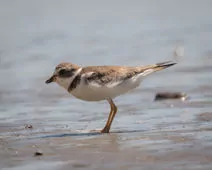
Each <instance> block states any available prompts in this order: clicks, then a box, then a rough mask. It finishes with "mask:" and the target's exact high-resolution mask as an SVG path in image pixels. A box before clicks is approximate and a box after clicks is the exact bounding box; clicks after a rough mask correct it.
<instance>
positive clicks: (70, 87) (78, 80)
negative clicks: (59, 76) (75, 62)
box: [68, 75, 81, 93]
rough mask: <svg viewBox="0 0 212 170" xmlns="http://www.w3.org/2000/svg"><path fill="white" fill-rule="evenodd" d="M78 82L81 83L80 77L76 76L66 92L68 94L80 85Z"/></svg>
mask: <svg viewBox="0 0 212 170" xmlns="http://www.w3.org/2000/svg"><path fill="white" fill-rule="evenodd" d="M80 81H81V76H80V75H77V76H76V77H75V78H74V80H73V81H72V82H71V84H70V85H69V87H68V92H69V93H70V92H71V91H72V90H74V89H75V88H76V87H77V85H79V84H80Z"/></svg>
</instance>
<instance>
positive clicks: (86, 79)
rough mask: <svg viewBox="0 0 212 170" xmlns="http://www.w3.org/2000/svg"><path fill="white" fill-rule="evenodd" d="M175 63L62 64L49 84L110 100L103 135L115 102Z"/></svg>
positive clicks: (85, 97)
mask: <svg viewBox="0 0 212 170" xmlns="http://www.w3.org/2000/svg"><path fill="white" fill-rule="evenodd" d="M174 64H176V63H175V62H171V61H168V62H163V63H157V64H152V65H147V66H135V67H129V66H87V67H80V66H78V65H75V64H72V63H60V64H59V65H57V66H56V68H55V70H54V73H53V75H52V76H51V77H50V78H49V79H48V80H46V83H47V84H48V83H51V82H56V83H57V84H58V85H60V86H61V87H63V88H65V90H67V91H68V92H69V93H70V94H72V95H73V96H75V97H76V98H78V99H81V100H84V101H101V100H107V101H108V103H109V104H110V108H111V109H110V113H109V117H108V120H107V123H106V125H105V127H104V128H103V129H102V130H101V132H102V133H109V131H110V127H111V125H112V122H113V119H114V117H115V115H116V112H117V107H116V105H115V103H114V102H113V99H114V98H115V97H117V96H120V95H122V94H125V93H127V92H128V91H130V90H132V89H134V88H136V87H138V86H139V85H140V83H141V81H142V80H143V78H144V77H145V76H147V75H149V74H151V73H154V72H156V71H159V70H163V69H165V68H167V67H170V66H172V65H174Z"/></svg>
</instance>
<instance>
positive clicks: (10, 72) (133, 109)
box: [0, 0, 212, 169]
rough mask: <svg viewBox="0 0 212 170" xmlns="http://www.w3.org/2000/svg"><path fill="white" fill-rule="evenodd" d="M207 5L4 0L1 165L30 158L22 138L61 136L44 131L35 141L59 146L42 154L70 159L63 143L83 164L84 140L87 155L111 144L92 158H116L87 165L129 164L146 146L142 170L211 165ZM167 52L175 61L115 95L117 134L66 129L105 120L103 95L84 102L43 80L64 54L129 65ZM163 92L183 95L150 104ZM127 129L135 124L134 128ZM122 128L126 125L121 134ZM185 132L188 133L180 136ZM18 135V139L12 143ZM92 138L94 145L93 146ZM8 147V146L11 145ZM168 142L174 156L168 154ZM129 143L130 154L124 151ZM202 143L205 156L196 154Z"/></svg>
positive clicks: (0, 14) (194, 1)
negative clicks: (28, 126)
mask: <svg viewBox="0 0 212 170" xmlns="http://www.w3.org/2000/svg"><path fill="white" fill-rule="evenodd" d="M211 11H212V1H211V0H202V1H200V0H185V1H179V0H178V1H177V0H160V1H158V0H134V1H126V0H122V1H121V0H116V1H112V0H108V1H98V0H91V1H82V0H78V1H74V0H70V1H68V0H61V1H56V0H42V1H41V0H37V1H29V0H13V1H7V0H1V1H0V22H1V26H0V76H1V80H0V134H1V138H0V141H2V143H4V145H3V144H1V145H0V146H1V148H2V149H1V150H2V151H0V155H1V156H0V157H1V161H0V162H1V165H2V166H3V167H10V168H17V167H19V166H22V163H23V161H25V162H26V164H27V162H30V161H34V160H33V159H32V160H31V159H30V160H28V159H26V158H27V156H26V155H29V154H32V153H33V152H32V151H33V150H34V148H32V145H33V144H31V143H30V142H29V141H28V140H26V139H27V138H30V137H32V136H33V137H35V136H39V137H40V136H42V137H43V135H49V134H60V135H59V137H58V136H54V137H52V138H48V139H43V140H42V142H41V144H40V143H39V142H38V141H36V142H37V144H38V145H39V144H40V147H42V146H43V148H48V146H49V143H51V142H53V144H52V145H53V146H54V147H55V148H57V149H58V150H57V151H52V150H51V149H49V150H47V152H50V153H51V154H52V155H54V158H55V157H56V160H57V161H59V162H60V161H62V160H63V161H64V160H66V159H62V158H63V157H64V155H66V156H67V155H68V157H69V158H70V160H71V159H72V157H71V156H70V155H69V154H68V153H66V152H65V151H64V148H66V150H69V151H70V152H72V153H73V152H74V153H75V155H76V154H78V158H75V159H77V161H79V162H80V161H82V160H83V161H85V160H86V159H85V158H83V155H84V152H83V151H84V149H85V148H86V150H87V153H88V154H89V155H92V154H93V151H99V148H101V147H105V150H108V148H114V150H115V153H114V150H113V151H111V153H110V152H107V154H106V153H105V152H104V151H99V152H98V153H99V154H100V156H99V155H96V156H97V157H95V156H94V158H95V159H94V160H96V159H97V160H98V159H100V157H101V156H102V157H103V158H104V160H108V161H109V160H110V158H111V155H110V154H112V155H113V154H115V157H116V159H118V162H119V163H117V164H116V163H114V162H113V163H112V164H110V163H107V161H106V162H101V160H99V162H100V163H101V164H97V163H96V162H95V161H94V160H93V159H92V158H90V159H91V160H89V161H88V162H86V163H85V165H89V166H88V167H87V166H85V167H84V168H86V169H89V168H91V169H92V168H94V167H97V168H99V167H101V166H102V165H105V167H107V165H108V166H109V167H113V168H115V169H117V168H120V167H121V165H123V166H124V165H125V164H126V165H125V166H124V167H125V168H126V167H128V166H129V167H131V168H132V167H134V169H136V168H139V167H140V166H141V164H142V160H149V154H150V157H151V159H150V160H151V161H150V162H148V161H147V162H145V165H144V164H142V165H143V166H144V167H146V168H148V167H152V168H153V169H154V166H157V169H158V168H159V169H160V168H161V169H163V168H164V167H172V168H173V169H177V168H179V167H184V168H185V167H186V168H187V169H189V168H191V169H194V167H196V168H197V169H198V165H199V164H198V163H199V162H200V163H201V162H204V164H203V165H201V166H200V167H199V168H201V169H202V168H205V169H207V168H209V169H210V168H211V163H210V162H211V161H210V160H209V157H211V154H210V153H209V152H208V151H209V150H211V144H210V143H211V140H212V138H211V137H210V136H211V135H210V133H211V132H210V128H211V120H212V118H211V116H210V115H211V114H210V113H209V112H210V111H211V108H212V107H211V106H212V87H211V83H212V78H211V71H212V67H211V66H212V46H211V44H212V17H211V16H212V12H211ZM184 52H185V53H184ZM176 53H177V55H176ZM166 60H175V61H177V62H178V64H177V65H176V66H174V67H172V68H169V69H167V70H164V71H161V72H158V73H156V74H154V75H152V76H151V77H149V78H147V79H145V80H144V82H143V85H141V86H140V87H139V88H138V89H136V90H134V91H132V92H131V93H129V94H126V95H124V96H122V97H119V98H117V99H116V101H115V102H116V103H117V105H118V107H119V113H118V114H117V117H116V118H115V120H114V123H113V126H112V131H114V132H117V133H114V134H112V135H109V136H99V135H97V136H92V137H89V139H88V137H86V136H85V137H81V136H80V135H79V136H78V137H76V136H75V135H72V133H73V132H74V134H75V132H76V130H80V129H81V130H91V129H96V128H97V129H98V128H99V129H100V128H102V127H103V126H104V124H105V121H106V119H107V116H108V112H109V105H108V104H107V102H104V101H103V102H99V103H98V102H93V103H89V102H83V101H80V100H78V99H75V98H73V97H71V96H70V95H68V94H67V92H65V91H64V90H63V89H61V88H59V87H58V86H57V85H56V84H51V85H48V86H47V85H46V84H45V83H44V82H45V80H46V79H47V78H48V77H49V76H50V75H51V74H52V72H53V70H54V68H55V66H56V65H57V64H59V63H60V62H64V61H65V62H72V63H75V64H78V65H81V66H87V65H129V66H133V65H145V64H154V63H157V62H163V61H166ZM160 91H179V92H185V93H187V95H188V96H189V100H187V101H179V100H175V101H163V102H153V99H154V95H155V93H157V92H160ZM82 106H83V107H82ZM202 115H203V118H204V119H202ZM25 124H31V125H32V126H33V130H32V131H30V132H29V131H26V130H25V129H24V125H25ZM131 130H132V131H136V132H135V133H130V131H131ZM119 131H121V132H126V133H120V134H119V133H118V132H119ZM128 131H129V132H128ZM198 132H201V133H198ZM63 133H68V134H69V135H68V137H64V136H63V135H62V136H63V137H61V134H63ZM164 133H165V134H164ZM150 134H151V135H150ZM167 135H168V137H167ZM138 136H139V137H142V140H141V139H140V138H139V139H138ZM179 136H180V139H179V140H178V137H179ZM182 136H183V137H186V138H185V140H183V142H182V141H181V137H182ZM172 137H173V138H172ZM55 138H56V140H55ZM114 138H115V139H114ZM143 138H144V139H143ZM176 138H177V140H176ZM187 138H188V141H187V140H186V139H187ZM17 139H18V141H19V142H20V141H21V142H22V143H21V144H17V143H16V142H14V141H16V140H17ZM76 139H77V140H76ZM91 139H95V140H91ZM96 139H98V140H96ZM70 140H71V141H70ZM11 141H12V142H11ZM43 141H45V142H43ZM46 141H47V142H46ZM55 141H59V143H58V142H55ZM97 141H98V143H97ZM111 141H112V142H111ZM155 141H157V142H155ZM179 141H180V142H179ZM31 142H32V141H31ZM95 142H96V143H95ZM5 143H7V145H6V144H5ZM8 143H9V144H8ZM29 143H30V144H29ZM32 143H33V142H32ZM79 143H80V144H81V145H78V144H79ZM100 143H101V145H100ZM103 143H104V144H103ZM156 143H157V145H156ZM54 144H55V145H54ZM84 144H86V145H84ZM94 144H95V145H96V146H95V149H97V150H95V149H93V146H94ZM26 145H27V146H28V148H27V147H26ZM102 145H103V146H102ZM70 146H74V149H73V148H72V149H71V147H70ZM81 146H84V148H83V149H82V148H81ZM85 146H86V147H85ZM134 147H135V148H136V151H135V150H133V149H132V148H134ZM8 148H13V149H12V150H9V151H8ZM26 148H27V149H26ZM61 148H62V149H61ZM126 148H127V149H126ZM173 148H175V153H176V152H177V155H174V156H173V153H172V151H173V150H172V149H173ZM182 148H183V151H182ZM191 148H193V149H191ZM194 148H195V149H194ZM129 149H130V153H132V155H131V156H130V158H128V157H127V154H125V153H129ZM44 150H45V149H44ZM73 150H74V151H73ZM76 150H77V151H76ZM109 150H110V149H109ZM138 150H141V151H142V153H144V152H146V153H147V154H145V155H148V157H147V158H146V157H145V156H144V155H142V156H141V155H140V152H139V153H138V152H137V151H138ZM188 150H189V151H188ZM16 151H18V153H20V155H19V158H17V159H18V160H19V161H18V162H17V161H16V162H15V163H12V164H11V160H16V157H15V158H14V155H16V156H17V155H18V154H15V153H16ZM58 151H60V152H58ZM199 151H201V153H202V154H201V155H199V157H194V155H196V154H199ZM31 152H32V153H31ZM70 152H69V153H70ZM211 153H212V152H211ZM151 154H152V155H151ZM62 155H63V156H62ZM158 155H159V157H160V161H158V159H157V158H158V157H157V156H158ZM179 155H186V158H183V157H181V156H179ZM61 157H62V158H61ZM155 157H157V158H155ZM4 158H7V159H4ZM24 158H25V159H24ZM51 158H52V157H51V156H50V159H51ZM134 158H135V159H134ZM137 158H138V159H137ZM140 158H141V159H140ZM153 158H154V159H153ZM168 158H169V159H168ZM73 159H74V158H73ZM70 160H69V161H70ZM126 160H128V161H129V164H127V163H126ZM161 160H163V161H161ZM188 160H189V161H188ZM197 160H198V161H197ZM45 161H46V160H45ZM48 161H49V160H48ZM63 161H62V162H63ZM66 161H67V160H66ZM157 161H158V162H157ZM167 161H168V162H169V164H167ZM186 161H188V162H186ZM152 162H154V163H155V165H152V164H151V163H152ZM189 162H190V163H189ZM191 162H192V163H191ZM60 163H61V162H60ZM60 163H59V165H60V166H61V167H62V169H66V168H67V169H68V168H70V167H72V168H73V169H74V168H76V167H75V166H74V165H73V164H72V163H73V162H71V163H70V162H68V163H67V162H66V164H65V166H64V165H63V163H61V164H60ZM130 163H132V164H130ZM148 163H149V164H148ZM157 163H158V164H157ZM34 164H36V163H33V164H32V165H33V166H34ZM82 164H83V163H82ZM176 164H177V165H178V166H176V167H175V166H174V165H176ZM83 165H84V164H83ZM36 166H38V165H37V164H36ZM40 166H41V167H40V169H42V167H45V168H49V166H48V165H46V164H45V166H44V165H43V164H40ZM105 167H104V168H105ZM124 167H122V169H124ZM25 168H29V167H28V166H27V167H25ZM30 168H31V167H30ZM50 168H52V167H50ZM104 168H103V167H101V169H104ZM21 169H23V167H21ZM105 169H107V168H105Z"/></svg>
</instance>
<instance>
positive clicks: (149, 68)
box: [140, 61, 177, 76]
mask: <svg viewBox="0 0 212 170" xmlns="http://www.w3.org/2000/svg"><path fill="white" fill-rule="evenodd" d="M175 64H177V63H175V62H173V61H167V62H163V63H157V64H153V65H148V66H145V67H140V69H141V73H143V75H144V76H146V75H148V74H151V73H153V72H156V71H159V70H163V69H165V68H168V67H170V66H173V65H175Z"/></svg>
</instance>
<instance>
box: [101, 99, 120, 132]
mask: <svg viewBox="0 0 212 170" xmlns="http://www.w3.org/2000/svg"><path fill="white" fill-rule="evenodd" d="M107 101H108V102H109V104H110V109H111V110H110V114H109V117H108V120H107V123H106V125H105V127H104V128H103V129H102V130H101V133H109V131H110V127H111V124H112V122H113V119H114V117H115V114H116V112H117V107H116V105H115V104H114V103H113V100H112V99H110V98H109V99H107Z"/></svg>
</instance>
